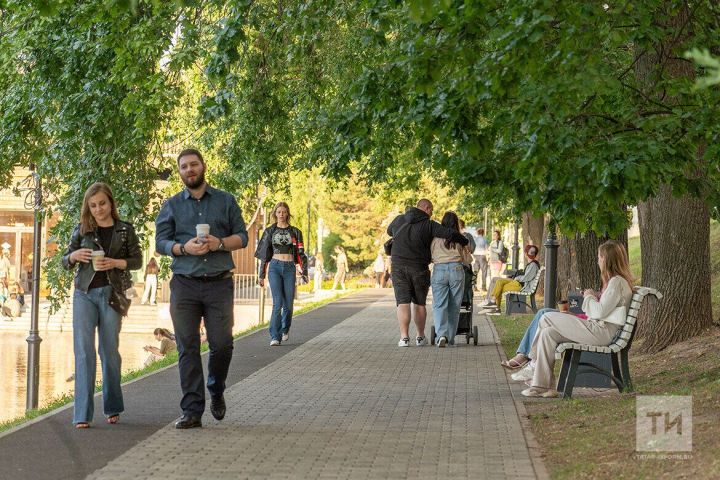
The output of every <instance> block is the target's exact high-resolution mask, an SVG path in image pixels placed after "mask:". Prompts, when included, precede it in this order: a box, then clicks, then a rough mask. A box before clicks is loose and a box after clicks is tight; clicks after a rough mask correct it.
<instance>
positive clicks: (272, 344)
mask: <svg viewBox="0 0 720 480" xmlns="http://www.w3.org/2000/svg"><path fill="white" fill-rule="evenodd" d="M279 345H280V340H271V341H270V346H271V347H277V346H279Z"/></svg>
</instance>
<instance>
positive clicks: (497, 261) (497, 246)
mask: <svg viewBox="0 0 720 480" xmlns="http://www.w3.org/2000/svg"><path fill="white" fill-rule="evenodd" d="M504 251H505V244H504V243H503V241H502V239H501V238H500V230H495V231H494V232H493V234H492V242H490V276H491V278H492V277H499V276H500V273H501V272H502V271H503V266H504V264H505V261H507V259H504V260H503V258H502V256H503V253H504Z"/></svg>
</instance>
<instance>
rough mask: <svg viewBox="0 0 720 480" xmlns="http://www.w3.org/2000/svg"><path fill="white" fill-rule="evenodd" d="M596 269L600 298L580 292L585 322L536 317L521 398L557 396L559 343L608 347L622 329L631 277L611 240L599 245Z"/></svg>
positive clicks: (563, 316)
mask: <svg viewBox="0 0 720 480" xmlns="http://www.w3.org/2000/svg"><path fill="white" fill-rule="evenodd" d="M598 266H599V267H600V278H601V279H602V290H601V291H600V295H597V294H596V293H595V292H594V291H593V290H591V289H587V290H585V291H584V292H583V296H584V297H585V300H584V301H583V307H582V308H583V311H584V312H585V313H586V314H587V316H588V318H587V320H583V319H581V318H578V317H576V316H575V315H571V314H568V313H561V312H546V313H545V314H543V316H542V317H540V322H539V323H538V330H537V333H536V334H535V338H534V340H533V343H532V347H531V348H530V358H532V359H534V360H535V372H534V373H533V377H532V380H531V383H530V388H527V389H525V390H523V391H522V392H521V393H522V395H523V396H526V397H546V398H549V397H557V396H558V392H557V390H555V388H554V380H553V366H554V364H555V349H556V348H557V346H558V345H559V344H560V343H563V342H575V343H583V344H586V345H598V346H604V345H609V344H610V342H612V340H613V338H614V337H615V334H617V332H618V330H619V329H620V328H622V326H623V324H624V322H625V315H626V313H627V309H628V307H629V306H630V301H631V300H632V294H633V291H632V284H633V277H632V274H631V273H630V266H629V262H628V256H627V252H626V250H625V247H624V246H623V245H622V244H621V243H619V242H616V241H614V240H609V241H607V242H605V243H603V244H602V245H600V247H599V248H598ZM618 307H622V308H621V309H620V310H622V311H619V314H618V310H616V309H618ZM623 312H624V313H623Z"/></svg>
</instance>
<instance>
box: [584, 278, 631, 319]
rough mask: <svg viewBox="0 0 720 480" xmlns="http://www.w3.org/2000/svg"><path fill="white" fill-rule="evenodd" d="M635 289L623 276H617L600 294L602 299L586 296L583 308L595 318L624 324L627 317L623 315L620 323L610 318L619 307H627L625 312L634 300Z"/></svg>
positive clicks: (589, 316)
mask: <svg viewBox="0 0 720 480" xmlns="http://www.w3.org/2000/svg"><path fill="white" fill-rule="evenodd" d="M632 295H633V291H632V288H630V285H628V283H627V281H625V279H624V278H623V277H621V276H615V277H612V278H611V279H610V281H608V284H607V287H605V290H604V291H603V292H602V295H600V300H598V299H596V298H595V297H593V296H590V295H588V296H586V297H585V300H583V305H582V309H583V311H584V312H585V313H586V314H587V316H588V318H591V319H593V320H602V321H607V322H610V323H615V324H617V325H623V324H624V322H625V318H624V317H623V320H622V322H623V323H618V322H617V321H613V320H615V319H614V318H608V317H610V315H611V314H612V313H613V310H615V309H616V308H617V307H625V313H626V314H627V309H628V307H629V306H630V302H631V301H632Z"/></svg>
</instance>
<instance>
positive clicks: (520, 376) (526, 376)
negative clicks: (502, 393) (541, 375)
mask: <svg viewBox="0 0 720 480" xmlns="http://www.w3.org/2000/svg"><path fill="white" fill-rule="evenodd" d="M534 373H535V367H533V366H532V365H530V362H528V364H527V365H525V366H524V367H523V368H522V369H521V370H520V371H519V372H515V373H513V374H512V375H510V378H512V379H513V380H515V381H518V382H524V381H525V380H530V379H532V377H533V374H534Z"/></svg>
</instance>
